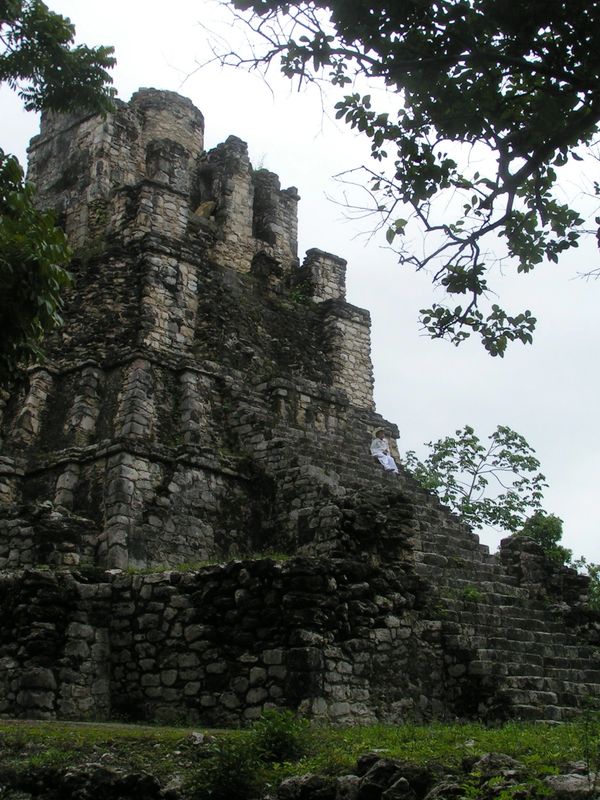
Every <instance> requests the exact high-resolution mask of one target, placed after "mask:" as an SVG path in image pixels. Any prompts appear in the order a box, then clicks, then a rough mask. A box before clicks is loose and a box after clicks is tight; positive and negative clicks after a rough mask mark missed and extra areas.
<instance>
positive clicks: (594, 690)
mask: <svg viewBox="0 0 600 800" xmlns="http://www.w3.org/2000/svg"><path fill="white" fill-rule="evenodd" d="M599 676H600V673H599ZM505 688H508V689H523V690H528V689H532V690H535V691H548V692H554V693H556V694H558V695H561V694H564V693H569V694H574V695H583V696H590V695H596V696H598V692H599V690H600V683H599V682H598V681H595V682H586V681H572V680H571V681H564V680H559V679H558V678H555V677H549V676H542V675H509V676H507V677H506V678H504V679H503V680H502V690H503V691H504V689H505Z"/></svg>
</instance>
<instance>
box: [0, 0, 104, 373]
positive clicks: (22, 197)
mask: <svg viewBox="0 0 600 800" xmlns="http://www.w3.org/2000/svg"><path fill="white" fill-rule="evenodd" d="M74 36H75V29H74V27H73V25H72V24H71V22H70V21H69V20H68V19H65V18H64V17H62V16H60V15H59V14H55V13H53V12H52V11H50V10H49V9H48V8H47V6H46V5H45V4H44V3H42V2H37V1H36V0H29V2H22V1H21V2H20V1H19V0H0V81H2V82H5V83H7V85H8V86H10V87H11V88H12V89H14V90H15V91H17V92H18V94H19V96H20V97H21V99H22V100H23V103H24V105H25V108H26V109H28V110H35V111H38V110H42V109H47V110H53V111H63V112H66V111H74V110H77V109H81V110H89V111H94V112H106V111H107V110H109V109H110V108H111V107H112V103H111V98H112V97H113V95H114V91H113V90H112V89H111V88H110V86H109V84H110V82H111V79H110V77H109V74H108V71H107V70H108V69H110V68H111V67H112V66H113V64H114V59H113V57H112V55H111V53H112V48H109V47H98V48H88V47H85V46H83V45H79V46H74V44H73V41H74ZM70 255H71V254H70V250H69V247H68V245H67V241H66V237H65V235H64V233H63V232H62V231H61V230H60V229H59V228H57V227H56V226H55V220H54V217H53V215H52V214H51V213H49V212H41V211H38V210H36V208H35V205H34V189H33V187H32V186H31V185H30V184H27V183H26V182H25V180H24V177H23V170H22V168H21V167H20V165H19V163H18V161H17V159H16V158H15V157H14V156H11V155H10V154H6V153H4V151H2V150H0V386H6V385H7V384H8V383H9V382H10V380H11V379H12V377H13V375H14V374H15V372H16V370H17V366H18V364H19V363H27V362H28V361H31V360H32V359H34V358H38V357H40V355H41V351H40V341H41V339H42V337H43V335H44V333H46V332H48V331H49V330H51V329H52V328H54V327H55V326H56V325H58V324H60V322H61V317H60V310H61V305H62V301H61V291H62V290H63V289H64V288H65V286H67V285H68V284H69V283H70V276H69V273H68V271H67V270H66V266H67V264H68V262H69V259H70Z"/></svg>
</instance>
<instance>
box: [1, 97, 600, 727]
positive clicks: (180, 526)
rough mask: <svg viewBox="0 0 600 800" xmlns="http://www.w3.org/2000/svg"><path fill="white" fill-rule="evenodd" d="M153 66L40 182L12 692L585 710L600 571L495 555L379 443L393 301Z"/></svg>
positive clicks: (107, 712) (12, 698)
mask: <svg viewBox="0 0 600 800" xmlns="http://www.w3.org/2000/svg"><path fill="white" fill-rule="evenodd" d="M203 133H204V120H203V117H202V114H201V113H200V111H199V110H198V109H196V108H195V107H194V106H193V105H192V103H191V102H190V101H189V100H187V99H185V98H183V97H181V96H179V95H176V94H174V93H171V92H163V91H156V90H151V89H143V90H141V91H139V92H137V93H136V94H135V95H134V96H133V97H132V99H131V101H130V102H129V103H122V102H119V103H118V106H117V110H116V111H115V113H113V114H110V115H108V116H107V117H106V118H102V117H99V116H72V117H67V116H56V115H54V116H47V117H45V118H44V119H43V121H42V127H41V133H40V135H39V136H37V137H35V138H34V139H33V140H32V142H31V146H30V150H29V157H30V167H29V179H30V180H31V181H32V182H33V183H34V184H35V185H36V186H37V190H38V199H39V203H40V204H41V205H42V206H43V207H47V208H54V209H56V211H57V213H58V216H59V220H60V224H61V225H63V226H64V228H65V230H66V232H67V234H68V236H69V238H70V241H71V243H72V246H73V249H74V259H73V264H72V272H73V275H74V277H75V284H74V288H73V289H72V290H71V291H70V293H69V296H68V300H67V307H66V312H65V325H64V327H63V328H62V329H61V330H59V331H58V332H57V333H56V334H54V335H53V336H52V337H51V338H50V340H48V342H47V344H46V353H47V358H46V360H45V361H44V362H43V363H42V364H40V365H38V366H35V367H33V368H30V369H29V370H28V371H27V373H26V374H24V376H23V381H22V383H21V384H20V385H19V387H18V388H17V390H16V391H15V392H13V393H12V395H11V396H3V397H2V400H1V404H0V418H1V421H2V422H1V441H0V445H1V447H0V715H1V716H3V717H27V718H42V719H54V718H58V719H72V720H86V719H95V720H102V719H125V720H159V721H165V722H169V721H173V722H178V721H186V722H188V723H193V724H203V725H219V726H221V725H239V724H242V723H244V722H246V721H250V720H253V719H256V718H257V717H258V716H259V715H260V714H261V713H262V712H263V710H264V709H267V708H272V707H278V706H283V707H288V708H292V709H297V710H298V711H299V712H300V713H302V714H304V715H306V716H309V717H312V718H316V719H322V720H328V721H331V722H335V723H361V722H371V721H375V720H381V721H387V722H399V721H402V720H428V719H432V718H456V717H461V718H481V719H484V720H501V719H509V718H524V719H543V720H555V721H559V720H563V719H567V718H569V717H571V716H572V715H574V714H576V713H577V710H578V708H580V706H581V704H582V702H583V700H584V698H586V697H587V696H589V695H597V694H598V689H599V687H600V666H599V665H598V663H597V662H598V655H599V654H600V633H599V632H600V626H599V624H598V616H597V615H595V614H594V613H593V612H591V611H590V609H589V607H588V606H587V604H586V591H587V579H586V578H584V577H582V576H579V575H577V574H576V573H575V572H573V571H571V570H569V569H567V568H560V569H557V568H554V567H553V566H552V565H551V564H550V563H548V562H547V561H546V560H545V559H544V556H543V554H542V553H541V552H540V551H539V550H538V549H537V547H536V546H535V545H534V544H532V543H531V542H529V543H528V542H526V541H525V542H524V541H518V540H514V539H513V540H506V541H505V542H504V544H503V547H502V548H501V551H500V553H499V554H496V555H491V554H490V553H489V551H488V548H486V547H484V546H482V545H480V544H479V541H478V538H477V536H475V535H474V534H473V533H472V532H471V531H470V530H469V529H468V528H467V527H466V526H465V525H464V524H462V523H461V521H460V520H459V519H458V518H457V517H456V516H454V515H452V514H451V513H450V512H449V511H448V509H446V508H444V507H443V506H441V505H440V503H439V502H438V500H437V499H436V498H435V497H434V496H432V495H431V494H430V493H428V492H426V491H425V490H423V489H421V488H420V487H419V486H417V485H416V484H415V483H414V481H412V479H411V478H410V477H409V476H408V475H406V474H404V473H402V472H401V474H400V476H399V477H396V476H394V475H390V474H385V473H384V472H383V471H382V469H381V467H380V466H379V465H378V464H377V463H375V462H374V460H373V459H372V458H371V456H370V455H369V443H370V440H371V438H372V434H373V430H374V429H376V428H377V427H383V428H385V429H386V430H387V431H388V433H389V436H390V437H392V438H394V437H397V435H398V430H397V428H396V426H395V425H394V424H392V423H390V422H388V421H386V420H384V419H382V418H381V416H379V415H378V414H377V413H376V410H375V408H374V403H373V371H372V365H371V359H370V332H369V324H370V322H369V314H368V313H367V312H366V311H365V310H363V309H360V308H357V307H355V306H353V305H351V304H349V303H347V302H346V299H345V267H346V263H345V261H344V260H343V259H341V258H338V257H336V256H334V255H331V254H329V253H327V252H324V251H321V250H318V249H313V250H309V252H308V253H307V254H306V256H305V257H304V259H303V260H302V261H299V259H298V254H297V205H298V200H299V196H298V193H297V191H296V189H295V188H293V187H292V188H288V189H282V188H281V185H280V182H279V179H278V177H277V176H276V175H275V174H273V173H271V172H268V171H266V170H254V169H253V168H252V166H251V164H250V162H249V159H248V154H247V147H246V145H245V143H244V142H242V141H241V140H240V139H238V138H236V137H234V136H230V137H229V138H228V139H227V140H226V141H225V142H224V143H222V144H220V145H218V146H217V147H215V148H214V149H212V150H210V151H208V152H206V151H205V150H204V146H203Z"/></svg>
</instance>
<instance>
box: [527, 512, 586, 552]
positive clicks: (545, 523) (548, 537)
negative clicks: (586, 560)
mask: <svg viewBox="0 0 600 800" xmlns="http://www.w3.org/2000/svg"><path fill="white" fill-rule="evenodd" d="M519 534H520V535H521V536H526V537H527V538H528V539H533V541H534V542H537V543H538V544H539V545H540V547H541V548H542V550H543V551H544V553H545V554H546V555H547V556H548V558H549V559H550V560H551V561H554V562H555V563H557V564H569V563H570V562H571V559H572V558H573V551H572V550H569V548H568V547H564V546H563V545H561V544H559V542H560V540H561V539H562V535H563V521H562V519H561V518H560V517H557V516H556V515H555V514H546V513H545V512H544V511H536V512H535V514H532V515H531V516H530V517H529V518H528V519H526V520H525V524H524V525H523V527H522V528H521V530H520V531H519Z"/></svg>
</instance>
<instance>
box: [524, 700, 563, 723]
mask: <svg viewBox="0 0 600 800" xmlns="http://www.w3.org/2000/svg"><path fill="white" fill-rule="evenodd" d="M511 709H512V713H511V717H513V718H514V719H521V720H524V721H540V722H566V721H568V720H570V719H573V718H574V717H576V716H577V713H578V712H577V709H574V708H570V707H569V706H558V705H546V706H544V707H540V706H533V705H528V704H526V703H513V704H512V706H511Z"/></svg>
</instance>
